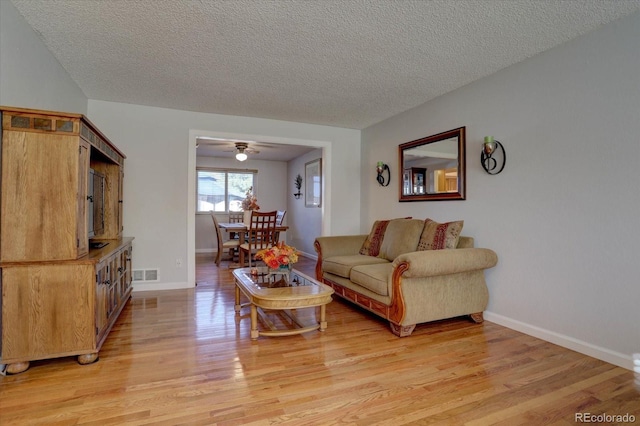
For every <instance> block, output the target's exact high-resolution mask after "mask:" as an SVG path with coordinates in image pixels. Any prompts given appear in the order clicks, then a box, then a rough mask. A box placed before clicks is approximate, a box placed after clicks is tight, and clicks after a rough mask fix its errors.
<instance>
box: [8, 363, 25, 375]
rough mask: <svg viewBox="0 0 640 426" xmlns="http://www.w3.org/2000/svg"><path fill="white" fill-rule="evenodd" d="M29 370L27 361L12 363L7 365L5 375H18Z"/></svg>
mask: <svg viewBox="0 0 640 426" xmlns="http://www.w3.org/2000/svg"><path fill="white" fill-rule="evenodd" d="M28 368H29V361H24V362H14V363H13V364H9V365H7V374H18V373H22V372H23V371H27V369H28Z"/></svg>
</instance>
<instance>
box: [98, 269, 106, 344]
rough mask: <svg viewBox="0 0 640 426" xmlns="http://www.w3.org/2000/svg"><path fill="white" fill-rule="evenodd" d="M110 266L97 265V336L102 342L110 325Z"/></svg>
mask: <svg viewBox="0 0 640 426" xmlns="http://www.w3.org/2000/svg"><path fill="white" fill-rule="evenodd" d="M108 281H109V264H108V262H106V261H105V262H100V263H98V264H97V265H96V334H97V335H98V338H97V339H96V340H97V341H100V340H102V336H103V334H104V333H105V332H106V330H107V326H108V325H109V316H108V315H107V312H108V310H109V301H108V294H109V282H108Z"/></svg>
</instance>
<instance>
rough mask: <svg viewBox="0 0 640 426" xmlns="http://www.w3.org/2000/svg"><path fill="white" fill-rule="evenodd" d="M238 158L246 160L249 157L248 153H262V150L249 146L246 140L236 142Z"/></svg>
mask: <svg viewBox="0 0 640 426" xmlns="http://www.w3.org/2000/svg"><path fill="white" fill-rule="evenodd" d="M236 151H237V152H236V160H238V161H244V160H246V159H247V154H260V151H258V150H256V149H253V148H249V144H248V143H246V142H236Z"/></svg>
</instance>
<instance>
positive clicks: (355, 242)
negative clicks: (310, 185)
mask: <svg viewBox="0 0 640 426" xmlns="http://www.w3.org/2000/svg"><path fill="white" fill-rule="evenodd" d="M461 229H462V222H450V223H447V224H438V223H436V222H433V221H431V220H430V219H427V220H420V219H411V218H406V219H393V220H389V221H377V222H376V223H374V225H373V227H372V231H371V233H370V234H369V235H350V236H332V237H318V238H316V240H315V249H316V251H317V253H318V261H317V263H316V278H317V279H318V280H319V281H321V282H324V283H325V284H327V285H329V286H331V287H332V288H333V289H334V290H335V293H336V294H337V295H338V296H341V297H343V298H344V299H346V300H349V301H350V302H353V303H355V304H357V305H359V306H361V307H364V308H365V309H367V310H369V311H371V312H373V313H374V314H376V315H379V316H381V317H383V318H385V319H387V320H389V324H390V326H391V331H392V332H393V333H394V334H396V335H398V336H400V337H404V336H409V335H410V334H411V333H412V332H413V330H414V328H415V326H416V324H419V323H424V322H429V321H435V320H439V319H445V318H452V317H457V316H463V315H470V317H471V318H472V319H473V320H474V321H475V322H478V323H479V322H482V321H483V316H482V315H483V311H484V310H485V308H486V307H487V302H488V300H489V292H488V290H487V285H486V283H485V279H484V270H485V269H487V268H491V267H493V266H495V265H496V263H497V261H498V257H497V256H496V254H495V253H494V252H493V251H492V250H489V249H485V248H474V240H473V238H471V237H464V236H460V234H459V232H460V230H461ZM447 248H449V249H447Z"/></svg>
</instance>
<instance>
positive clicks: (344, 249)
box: [314, 235, 367, 259]
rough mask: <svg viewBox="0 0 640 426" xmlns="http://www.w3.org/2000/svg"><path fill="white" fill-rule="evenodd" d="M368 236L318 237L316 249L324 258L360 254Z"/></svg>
mask: <svg viewBox="0 0 640 426" xmlns="http://www.w3.org/2000/svg"><path fill="white" fill-rule="evenodd" d="M366 238H367V235H341V236H331V237H317V238H316V242H315V244H314V245H315V248H316V251H317V252H318V255H320V256H321V257H323V258H325V259H326V258H327V257H332V256H345V255H350V254H358V252H359V251H360V247H362V244H363V243H364V240H365V239H366Z"/></svg>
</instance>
